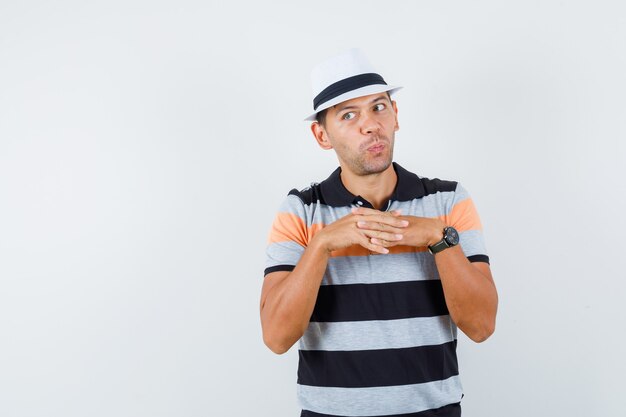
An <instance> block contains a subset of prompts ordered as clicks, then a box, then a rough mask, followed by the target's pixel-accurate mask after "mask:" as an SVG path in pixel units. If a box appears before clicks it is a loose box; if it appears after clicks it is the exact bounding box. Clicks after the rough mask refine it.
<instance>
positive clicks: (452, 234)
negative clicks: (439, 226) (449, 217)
mask: <svg viewBox="0 0 626 417" xmlns="http://www.w3.org/2000/svg"><path fill="white" fill-rule="evenodd" d="M445 232H446V233H445V235H444V239H446V242H448V245H450V246H454V245H458V244H459V233H458V232H457V231H456V229H455V228H454V227H446V230H445Z"/></svg>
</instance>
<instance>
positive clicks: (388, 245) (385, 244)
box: [370, 237, 399, 248]
mask: <svg viewBox="0 0 626 417" xmlns="http://www.w3.org/2000/svg"><path fill="white" fill-rule="evenodd" d="M370 242H372V243H373V244H374V245H378V246H382V247H383V248H391V247H394V246H397V245H398V244H399V242H397V241H396V242H390V241H388V240H383V239H378V238H375V237H373V238H371V239H370Z"/></svg>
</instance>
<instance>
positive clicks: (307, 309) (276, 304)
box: [261, 238, 330, 354]
mask: <svg viewBox="0 0 626 417" xmlns="http://www.w3.org/2000/svg"><path fill="white" fill-rule="evenodd" d="M329 256H330V255H329V253H328V251H327V250H325V249H324V248H323V247H322V245H321V244H320V242H319V241H317V240H316V239H315V238H314V239H312V240H311V242H310V244H309V246H308V247H307V248H306V250H305V251H304V253H303V254H302V257H301V258H300V261H299V262H298V264H297V265H296V267H295V268H294V270H293V271H291V272H290V273H288V274H287V275H286V276H284V277H282V279H281V280H280V282H277V283H276V285H274V286H273V287H272V288H271V290H270V291H269V292H268V294H267V297H266V298H265V299H264V300H262V304H261V325H262V327H263V339H264V341H265V344H266V345H267V346H268V347H269V348H270V349H271V350H272V351H273V352H275V353H279V354H280V353H284V352H286V351H287V350H289V348H290V347H291V346H293V344H294V343H296V342H297V341H298V339H300V337H302V335H303V334H304V331H305V330H306V328H307V326H308V324H309V320H310V318H311V314H312V313H313V309H314V308H315V302H316V300H317V294H318V291H319V287H320V284H321V282H322V279H323V277H324V272H325V271H326V266H327V264H328V258H329Z"/></svg>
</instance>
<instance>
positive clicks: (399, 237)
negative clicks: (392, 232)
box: [396, 235, 404, 240]
mask: <svg viewBox="0 0 626 417" xmlns="http://www.w3.org/2000/svg"><path fill="white" fill-rule="evenodd" d="M403 237H404V236H402V235H396V239H398V240H402V238H403Z"/></svg>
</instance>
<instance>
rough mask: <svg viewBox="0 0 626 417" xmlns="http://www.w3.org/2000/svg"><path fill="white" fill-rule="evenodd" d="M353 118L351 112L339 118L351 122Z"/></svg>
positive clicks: (353, 115)
mask: <svg viewBox="0 0 626 417" xmlns="http://www.w3.org/2000/svg"><path fill="white" fill-rule="evenodd" d="M355 117H356V115H355V114H354V112H353V111H350V112H348V113H346V114H344V115H343V116H341V118H342V119H343V120H352V119H354V118H355Z"/></svg>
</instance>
